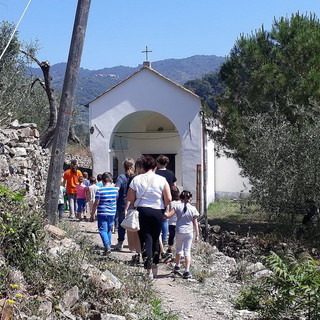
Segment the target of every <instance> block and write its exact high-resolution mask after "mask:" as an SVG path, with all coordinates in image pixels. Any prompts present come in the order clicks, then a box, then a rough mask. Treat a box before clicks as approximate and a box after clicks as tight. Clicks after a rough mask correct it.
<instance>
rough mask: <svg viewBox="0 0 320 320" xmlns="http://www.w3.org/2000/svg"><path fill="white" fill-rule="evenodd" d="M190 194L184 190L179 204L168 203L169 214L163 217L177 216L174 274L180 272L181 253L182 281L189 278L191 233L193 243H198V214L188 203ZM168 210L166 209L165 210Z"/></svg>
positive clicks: (190, 198) (190, 197)
mask: <svg viewBox="0 0 320 320" xmlns="http://www.w3.org/2000/svg"><path fill="white" fill-rule="evenodd" d="M191 200H192V194H191V192H190V191H187V190H184V191H182V192H181V194H180V202H178V203H173V202H171V203H170V212H166V214H165V217H167V218H170V217H172V216H173V215H174V214H176V215H177V223H176V265H175V267H174V273H175V274H177V273H179V272H180V259H181V255H182V253H183V254H184V257H185V271H184V273H183V278H184V279H189V278H191V277H192V276H191V273H190V264H191V244H192V239H193V231H195V239H194V240H195V242H198V241H199V228H198V220H197V218H198V216H199V212H198V211H197V209H196V208H195V207H194V206H193V205H192V204H191V203H190V202H191ZM167 210H168V209H167Z"/></svg>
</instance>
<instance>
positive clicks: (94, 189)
mask: <svg viewBox="0 0 320 320" xmlns="http://www.w3.org/2000/svg"><path fill="white" fill-rule="evenodd" d="M98 189H99V187H98V186H97V185H96V184H92V185H90V186H89V199H88V201H89V202H94V201H95V199H96V193H97V190H98Z"/></svg>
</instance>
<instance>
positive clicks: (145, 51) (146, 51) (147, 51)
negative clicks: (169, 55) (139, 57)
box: [141, 46, 152, 61]
mask: <svg viewBox="0 0 320 320" xmlns="http://www.w3.org/2000/svg"><path fill="white" fill-rule="evenodd" d="M141 52H142V53H145V54H146V61H148V53H149V52H152V51H151V50H148V46H146V50H144V51H141Z"/></svg>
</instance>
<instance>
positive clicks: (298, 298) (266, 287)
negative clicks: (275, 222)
mask: <svg viewBox="0 0 320 320" xmlns="http://www.w3.org/2000/svg"><path fill="white" fill-rule="evenodd" d="M266 265H267V266H268V268H269V269H270V270H271V271H272V272H273V274H272V275H271V276H269V277H267V278H266V279H264V280H262V281H261V283H260V284H259V285H254V286H253V287H251V288H250V289H249V290H245V291H243V292H242V295H241V296H240V298H239V300H238V302H237V306H238V307H239V308H248V309H250V310H259V311H260V313H261V314H262V315H263V316H264V317H266V318H267V319H274V320H275V319H299V318H301V317H304V318H306V319H309V320H316V319H319V317H320V303H319V302H320V301H319V296H320V265H319V263H318V262H317V261H315V260H314V259H312V258H311V257H309V258H307V259H306V260H304V261H296V260H293V259H292V257H290V259H287V260H285V259H282V258H280V257H279V256H278V255H276V254H275V253H272V254H271V255H270V256H268V257H267V258H266Z"/></svg>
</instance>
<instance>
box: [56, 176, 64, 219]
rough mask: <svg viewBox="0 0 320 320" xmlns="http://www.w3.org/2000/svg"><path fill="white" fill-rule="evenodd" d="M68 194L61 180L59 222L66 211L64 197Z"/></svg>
mask: <svg viewBox="0 0 320 320" xmlns="http://www.w3.org/2000/svg"><path fill="white" fill-rule="evenodd" d="M65 194H66V188H65V187H64V186H63V179H62V180H61V185H60V190H59V199H58V213H59V220H61V219H62V215H63V211H64V205H65V203H64V196H65Z"/></svg>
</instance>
